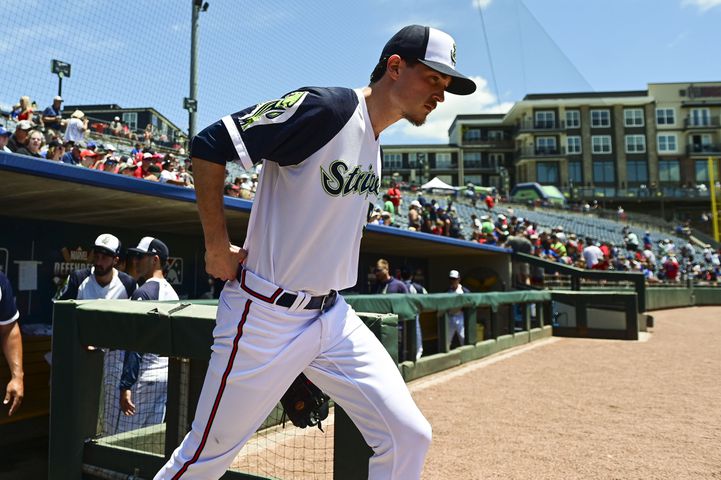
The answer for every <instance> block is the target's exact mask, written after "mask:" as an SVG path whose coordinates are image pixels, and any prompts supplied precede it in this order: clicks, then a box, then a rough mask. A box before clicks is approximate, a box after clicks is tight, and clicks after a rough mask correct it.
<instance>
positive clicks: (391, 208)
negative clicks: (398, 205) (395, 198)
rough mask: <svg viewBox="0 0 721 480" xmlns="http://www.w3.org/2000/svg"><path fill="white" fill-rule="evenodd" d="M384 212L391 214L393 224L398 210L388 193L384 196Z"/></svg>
mask: <svg viewBox="0 0 721 480" xmlns="http://www.w3.org/2000/svg"><path fill="white" fill-rule="evenodd" d="M383 211H384V212H388V213H390V214H391V222H393V220H394V217H395V213H396V209H395V205H393V202H392V201H391V196H390V195H388V194H387V193H384V194H383Z"/></svg>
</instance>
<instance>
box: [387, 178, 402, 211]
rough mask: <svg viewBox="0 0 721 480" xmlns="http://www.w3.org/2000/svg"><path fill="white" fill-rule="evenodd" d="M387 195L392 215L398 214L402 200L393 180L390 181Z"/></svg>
mask: <svg viewBox="0 0 721 480" xmlns="http://www.w3.org/2000/svg"><path fill="white" fill-rule="evenodd" d="M387 193H388V196H389V197H390V200H391V203H393V213H394V214H395V213H400V212H401V203H402V202H403V199H402V197H401V191H400V189H399V188H398V186H397V185H396V182H395V181H394V180H391V186H390V188H389V189H388V192H387Z"/></svg>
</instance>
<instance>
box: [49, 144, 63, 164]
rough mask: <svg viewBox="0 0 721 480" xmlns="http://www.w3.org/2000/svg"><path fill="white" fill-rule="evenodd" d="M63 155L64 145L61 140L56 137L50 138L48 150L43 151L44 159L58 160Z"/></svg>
mask: <svg viewBox="0 0 721 480" xmlns="http://www.w3.org/2000/svg"><path fill="white" fill-rule="evenodd" d="M63 155H65V147H64V146H63V144H62V142H60V140H57V139H53V140H50V143H49V144H48V150H47V152H45V159H46V160H52V161H54V162H59V161H60V159H61V158H62V156H63Z"/></svg>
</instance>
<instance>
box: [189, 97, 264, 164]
mask: <svg viewBox="0 0 721 480" xmlns="http://www.w3.org/2000/svg"><path fill="white" fill-rule="evenodd" d="M250 110H251V109H250V108H249V109H247V111H250ZM244 111H245V110H244ZM190 156H191V157H195V158H202V159H203V160H207V161H209V162H213V163H219V164H221V165H225V164H226V163H227V162H230V161H233V160H238V152H237V151H236V150H235V147H234V146H233V141H232V140H231V139H230V135H229V134H228V130H227V129H226V128H225V125H223V122H222V121H221V120H218V121H217V122H215V123H213V124H211V125H209V126H208V127H206V128H205V129H203V130H202V131H201V132H200V133H198V134H197V135H196V136H194V137H193V140H192V141H191V142H190Z"/></svg>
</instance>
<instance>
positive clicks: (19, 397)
mask: <svg viewBox="0 0 721 480" xmlns="http://www.w3.org/2000/svg"><path fill="white" fill-rule="evenodd" d="M11 401H12V403H11V404H10V410H9V411H8V417H9V416H11V415H12V414H13V413H15V411H16V410H17V409H18V408H19V407H20V404H21V403H23V382H22V380H17V379H12V380H10V382H8V385H7V389H6V390H5V398H4V399H3V405H7V404H8V403H10V402H11Z"/></svg>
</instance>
